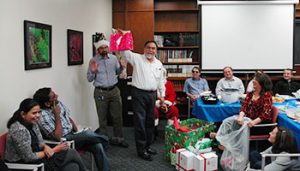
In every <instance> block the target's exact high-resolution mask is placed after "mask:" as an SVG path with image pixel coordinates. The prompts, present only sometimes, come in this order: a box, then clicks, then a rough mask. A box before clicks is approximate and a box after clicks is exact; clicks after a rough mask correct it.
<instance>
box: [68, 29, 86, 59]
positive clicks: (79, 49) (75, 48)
mask: <svg viewBox="0 0 300 171" xmlns="http://www.w3.org/2000/svg"><path fill="white" fill-rule="evenodd" d="M67 32H68V36H67V37H68V38H67V40H68V65H80V64H83V32H81V31H76V30H70V29H68V30H67Z"/></svg>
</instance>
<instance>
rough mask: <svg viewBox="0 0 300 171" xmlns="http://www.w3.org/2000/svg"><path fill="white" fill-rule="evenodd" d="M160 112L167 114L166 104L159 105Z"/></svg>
mask: <svg viewBox="0 0 300 171" xmlns="http://www.w3.org/2000/svg"><path fill="white" fill-rule="evenodd" d="M160 110H161V111H162V112H163V113H167V112H168V106H167V104H165V103H163V104H161V106H160Z"/></svg>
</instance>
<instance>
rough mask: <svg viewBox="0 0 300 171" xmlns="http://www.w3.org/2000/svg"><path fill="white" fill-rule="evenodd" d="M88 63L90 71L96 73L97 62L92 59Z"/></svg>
mask: <svg viewBox="0 0 300 171" xmlns="http://www.w3.org/2000/svg"><path fill="white" fill-rule="evenodd" d="M89 65H90V69H91V71H92V73H94V74H95V73H97V71H98V66H99V64H97V63H96V61H95V60H93V59H92V60H91V61H90V64H89Z"/></svg>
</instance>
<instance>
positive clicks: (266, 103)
mask: <svg viewBox="0 0 300 171" xmlns="http://www.w3.org/2000/svg"><path fill="white" fill-rule="evenodd" d="M253 88H254V90H253V91H252V92H249V93H248V94H247V96H246V99H245V101H244V103H243V105H242V107H241V109H240V114H239V117H237V119H236V120H237V122H238V123H239V124H240V125H242V124H243V123H244V116H246V117H249V118H250V119H252V121H250V122H249V123H248V126H249V127H250V128H251V127H253V126H254V125H256V124H259V123H270V122H271V120H272V116H271V108H272V94H271V90H272V82H271V79H270V77H269V76H268V75H267V74H264V73H260V74H257V75H256V76H255V77H254V80H253Z"/></svg>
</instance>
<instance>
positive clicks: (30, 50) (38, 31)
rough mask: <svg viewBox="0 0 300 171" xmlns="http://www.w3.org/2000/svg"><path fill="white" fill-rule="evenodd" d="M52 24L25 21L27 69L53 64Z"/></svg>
mask: <svg viewBox="0 0 300 171" xmlns="http://www.w3.org/2000/svg"><path fill="white" fill-rule="evenodd" d="M51 32H52V27H51V25H47V24H41V23H37V22H33V21H27V20H25V21H24V57H25V70H31V69H38V68H49V67H51V66H52V53H51V48H52V47H51V37H52V35H51V34H52V33H51Z"/></svg>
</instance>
